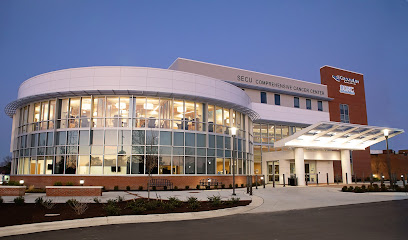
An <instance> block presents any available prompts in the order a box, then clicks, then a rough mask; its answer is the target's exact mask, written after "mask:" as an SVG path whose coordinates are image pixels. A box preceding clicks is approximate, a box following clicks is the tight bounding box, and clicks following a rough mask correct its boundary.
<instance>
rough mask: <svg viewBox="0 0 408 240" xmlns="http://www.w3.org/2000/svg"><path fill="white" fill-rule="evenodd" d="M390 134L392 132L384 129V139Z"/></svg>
mask: <svg viewBox="0 0 408 240" xmlns="http://www.w3.org/2000/svg"><path fill="white" fill-rule="evenodd" d="M389 133H390V130H388V129H384V137H388V134H389Z"/></svg>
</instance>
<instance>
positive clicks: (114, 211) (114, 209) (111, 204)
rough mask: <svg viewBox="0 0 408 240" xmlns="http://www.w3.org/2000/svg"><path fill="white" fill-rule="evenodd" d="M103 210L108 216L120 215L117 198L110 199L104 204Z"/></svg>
mask: <svg viewBox="0 0 408 240" xmlns="http://www.w3.org/2000/svg"><path fill="white" fill-rule="evenodd" d="M103 210H105V212H106V215H108V216H119V215H120V208H119V207H118V206H117V204H116V201H115V200H111V199H110V200H108V203H107V204H105V206H103Z"/></svg>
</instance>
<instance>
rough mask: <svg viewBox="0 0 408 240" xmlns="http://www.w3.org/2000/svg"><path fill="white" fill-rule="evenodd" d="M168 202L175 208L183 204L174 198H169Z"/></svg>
mask: <svg viewBox="0 0 408 240" xmlns="http://www.w3.org/2000/svg"><path fill="white" fill-rule="evenodd" d="M169 202H171V203H172V204H173V205H174V206H175V207H180V206H181V204H182V203H183V202H182V201H181V200H180V199H178V198H176V197H169Z"/></svg>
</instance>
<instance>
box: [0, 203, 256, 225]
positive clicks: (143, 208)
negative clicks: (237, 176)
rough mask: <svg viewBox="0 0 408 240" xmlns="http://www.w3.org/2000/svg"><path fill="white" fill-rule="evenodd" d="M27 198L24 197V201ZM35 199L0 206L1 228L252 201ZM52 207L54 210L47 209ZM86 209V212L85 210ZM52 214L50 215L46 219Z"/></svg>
mask: <svg viewBox="0 0 408 240" xmlns="http://www.w3.org/2000/svg"><path fill="white" fill-rule="evenodd" d="M23 199H24V198H23ZM41 200H42V199H39V200H38V201H37V200H36V202H37V203H24V200H21V198H20V199H19V200H17V201H16V200H15V203H1V204H0V212H1V215H2V216H3V217H2V218H0V227H4V226H11V225H18V224H28V223H40V222H51V221H60V220H72V219H83V218H92V217H105V216H118V215H146V214H165V213H182V212H199V211H209V210H216V209H223V208H231V207H237V206H246V205H248V204H249V203H250V202H251V201H250V200H245V201H241V200H240V199H239V198H231V199H228V200H227V201H221V199H220V197H215V196H214V197H209V198H208V200H209V201H197V199H196V198H194V197H190V198H189V199H188V201H180V200H178V199H177V198H170V199H169V200H147V199H144V198H139V199H133V200H128V201H122V199H120V198H118V199H114V200H109V201H108V203H97V202H98V201H97V199H95V200H96V201H95V203H87V204H85V203H79V202H77V201H75V200H69V201H67V203H52V201H50V200H48V201H41ZM47 207H48V208H50V207H51V209H47ZM83 210H84V211H83ZM46 214H51V216H46Z"/></svg>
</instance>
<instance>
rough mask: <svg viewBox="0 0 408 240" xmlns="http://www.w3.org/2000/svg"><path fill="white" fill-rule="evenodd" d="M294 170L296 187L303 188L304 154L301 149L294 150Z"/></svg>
mask: <svg viewBox="0 0 408 240" xmlns="http://www.w3.org/2000/svg"><path fill="white" fill-rule="evenodd" d="M295 170H296V177H297V179H298V186H305V185H306V181H305V154H304V151H303V148H295Z"/></svg>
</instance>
